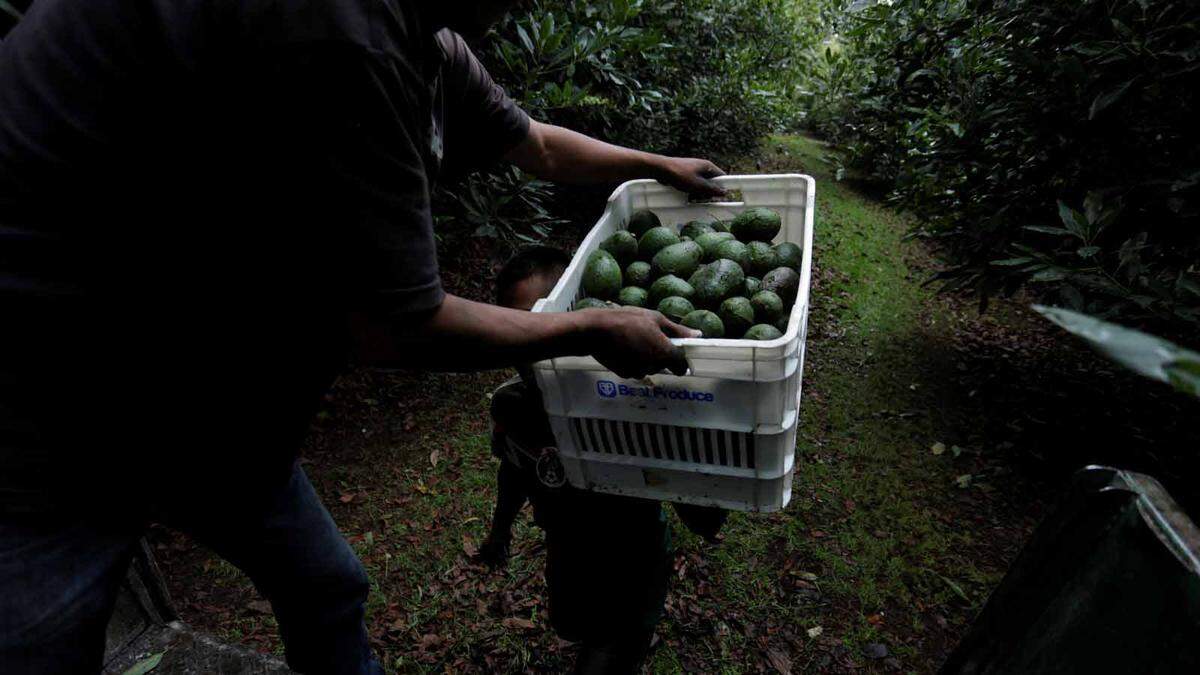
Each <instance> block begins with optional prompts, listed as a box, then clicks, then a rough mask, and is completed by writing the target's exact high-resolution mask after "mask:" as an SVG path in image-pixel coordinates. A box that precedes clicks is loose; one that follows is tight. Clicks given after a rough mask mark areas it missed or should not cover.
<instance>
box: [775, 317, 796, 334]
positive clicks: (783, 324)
mask: <svg viewBox="0 0 1200 675" xmlns="http://www.w3.org/2000/svg"><path fill="white" fill-rule="evenodd" d="M791 318H792V317H791V315H789V314H787V313H786V312H785V313H783V314H780V315H779V319H777V320H776V321H775V323H774V324H772V325H774V326H775V327H776V328H778V329H779V332H780V333H786V332H787V327H788V321H789V320H791Z"/></svg>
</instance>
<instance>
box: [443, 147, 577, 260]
mask: <svg viewBox="0 0 1200 675" xmlns="http://www.w3.org/2000/svg"><path fill="white" fill-rule="evenodd" d="M440 197H441V199H442V201H443V202H444V203H445V204H446V205H448V206H449V207H450V208H451V209H452V210H453V212H454V213H455V214H456V215H455V217H456V218H457V219H458V220H459V221H460V222H461V223H463V224H464V225H466V226H469V227H470V228H472V229H471V234H472V236H476V237H490V238H494V239H498V240H500V241H502V242H503V243H505V244H507V245H509V246H510V247H516V246H519V245H521V244H526V243H532V242H537V241H541V240H543V239H545V238H546V237H547V236H549V235H550V232H551V229H552V228H553V227H554V226H555V225H557V224H560V223H562V222H563V221H562V219H560V218H556V217H554V216H552V215H551V214H550V213H549V211H547V209H546V207H545V203H546V202H548V201H549V199H550V186H549V184H548V183H546V182H544V181H540V180H536V179H532V178H528V177H526V176H523V175H522V174H521V171H520V170H519V169H517V168H516V167H514V166H509V167H506V168H505V169H502V170H497V171H495V172H492V173H487V174H474V175H471V176H468V177H467V178H466V179H465V180H464V181H462V182H461V183H459V184H458V185H457V186H456V189H454V190H444V191H442V193H441V194H440Z"/></svg>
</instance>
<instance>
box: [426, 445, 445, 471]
mask: <svg viewBox="0 0 1200 675" xmlns="http://www.w3.org/2000/svg"><path fill="white" fill-rule="evenodd" d="M441 456H442V453H441V452H439V451H438V450H436V449H435V450H434V451H433V452H431V453H429V464H430V466H432V467H433V468H435V469H436V468H437V463H438V459H439V458H440V457H441Z"/></svg>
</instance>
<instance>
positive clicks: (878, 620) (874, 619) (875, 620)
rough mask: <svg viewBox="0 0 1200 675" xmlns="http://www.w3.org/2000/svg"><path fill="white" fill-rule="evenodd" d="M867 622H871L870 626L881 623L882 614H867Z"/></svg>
mask: <svg viewBox="0 0 1200 675" xmlns="http://www.w3.org/2000/svg"><path fill="white" fill-rule="evenodd" d="M867 623H869V624H871V625H872V626H878V625H880V624H882V623H883V614H882V613H879V614H872V615H871V616H868V617H867Z"/></svg>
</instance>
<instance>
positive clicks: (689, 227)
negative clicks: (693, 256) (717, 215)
mask: <svg viewBox="0 0 1200 675" xmlns="http://www.w3.org/2000/svg"><path fill="white" fill-rule="evenodd" d="M712 231H713V226H712V223H710V222H708V221H704V220H690V221H688V222H687V223H684V225H683V227H681V228H679V236H680V237H690V238H691V239H695V238H696V237H699V236H700V235H702V234H705V233H707V232H712Z"/></svg>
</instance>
